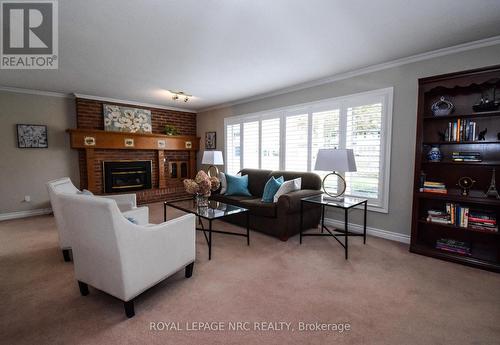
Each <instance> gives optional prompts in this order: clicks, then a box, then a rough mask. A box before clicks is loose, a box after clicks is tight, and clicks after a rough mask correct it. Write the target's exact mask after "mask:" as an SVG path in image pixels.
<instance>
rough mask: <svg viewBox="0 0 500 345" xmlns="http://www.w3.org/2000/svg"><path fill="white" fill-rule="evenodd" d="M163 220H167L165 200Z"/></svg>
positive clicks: (165, 203)
mask: <svg viewBox="0 0 500 345" xmlns="http://www.w3.org/2000/svg"><path fill="white" fill-rule="evenodd" d="M163 221H164V222H166V221H167V202H166V201H165V202H163Z"/></svg>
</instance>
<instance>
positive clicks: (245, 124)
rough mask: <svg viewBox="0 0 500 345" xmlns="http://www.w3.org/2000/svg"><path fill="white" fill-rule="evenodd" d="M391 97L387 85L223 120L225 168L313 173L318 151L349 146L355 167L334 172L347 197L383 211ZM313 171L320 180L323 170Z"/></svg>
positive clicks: (331, 182)
mask: <svg viewBox="0 0 500 345" xmlns="http://www.w3.org/2000/svg"><path fill="white" fill-rule="evenodd" d="M392 95H393V89H392V88H387V89H381V90H375V91H371V92H365V93H362V94H357V95H351V96H345V97H339V98H335V99H329V100H324V101H319V102H314V103H308V104H303V105H295V106H293V107H287V108H281V109H276V110H272V111H269V112H265V113H264V112H263V113H259V114H250V115H243V116H236V117H230V118H226V119H224V124H225V128H226V148H225V150H226V170H227V172H229V173H233V174H234V173H236V172H237V171H239V170H240V169H241V168H243V167H245V168H260V169H270V170H280V169H281V170H295V171H314V164H315V162H316V156H317V153H318V150H319V149H321V148H341V149H343V148H352V149H353V150H354V156H355V159H356V165H357V171H356V172H342V171H341V172H339V173H341V174H342V175H344V176H345V178H346V182H347V188H346V195H350V196H357V197H363V198H367V199H368V205H369V208H370V209H371V210H374V211H381V212H387V211H388V204H389V201H388V185H389V170H388V169H389V167H390V149H389V148H390V142H391V118H392ZM240 131H241V133H240ZM240 151H241V152H240ZM314 172H315V173H317V174H318V175H320V177H321V178H323V177H324V176H325V175H326V174H327V173H328V172H323V171H314ZM337 184H338V181H337V179H335V178H333V177H332V178H331V179H328V180H327V185H326V187H327V188H328V190H329V191H331V192H336V189H337Z"/></svg>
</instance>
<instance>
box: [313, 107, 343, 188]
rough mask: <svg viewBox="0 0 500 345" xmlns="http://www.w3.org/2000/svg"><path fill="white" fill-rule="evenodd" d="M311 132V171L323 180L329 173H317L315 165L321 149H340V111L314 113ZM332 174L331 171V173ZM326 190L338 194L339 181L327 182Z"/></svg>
mask: <svg viewBox="0 0 500 345" xmlns="http://www.w3.org/2000/svg"><path fill="white" fill-rule="evenodd" d="M311 126H312V130H311V171H314V172H315V173H316V174H318V175H319V176H320V177H321V179H323V178H324V177H325V175H326V174H328V173H329V172H328V171H315V170H314V164H315V163H316V157H317V155H318V150H319V149H333V148H338V147H339V140H340V109H338V108H337V109H332V110H328V111H322V112H315V113H312V125H311ZM330 172H331V171H330ZM326 188H327V190H328V192H330V193H336V192H337V179H336V178H335V177H332V178H328V179H327V180H326Z"/></svg>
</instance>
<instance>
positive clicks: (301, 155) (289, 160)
mask: <svg viewBox="0 0 500 345" xmlns="http://www.w3.org/2000/svg"><path fill="white" fill-rule="evenodd" d="M308 118H309V115H308V114H300V115H293V116H287V117H286V129H285V130H286V132H285V133H286V136H285V150H286V154H285V169H286V170H292V171H307V170H308V169H307V154H308V151H309V150H308V147H307V142H308V140H307V135H308Z"/></svg>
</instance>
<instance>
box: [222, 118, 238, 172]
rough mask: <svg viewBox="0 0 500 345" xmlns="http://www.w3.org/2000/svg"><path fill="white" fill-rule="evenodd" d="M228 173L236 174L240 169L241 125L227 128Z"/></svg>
mask: <svg viewBox="0 0 500 345" xmlns="http://www.w3.org/2000/svg"><path fill="white" fill-rule="evenodd" d="M225 149H226V161H225V163H226V172H227V173H229V174H236V173H237V172H238V171H239V170H240V169H241V167H240V155H241V152H240V124H239V123H238V124H234V125H227V126H226V148H225Z"/></svg>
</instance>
